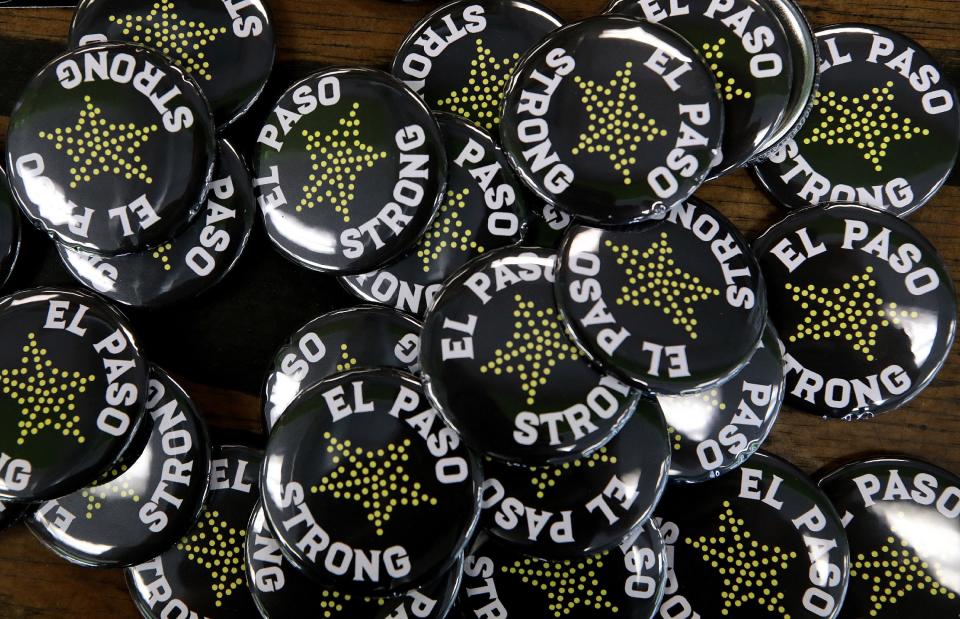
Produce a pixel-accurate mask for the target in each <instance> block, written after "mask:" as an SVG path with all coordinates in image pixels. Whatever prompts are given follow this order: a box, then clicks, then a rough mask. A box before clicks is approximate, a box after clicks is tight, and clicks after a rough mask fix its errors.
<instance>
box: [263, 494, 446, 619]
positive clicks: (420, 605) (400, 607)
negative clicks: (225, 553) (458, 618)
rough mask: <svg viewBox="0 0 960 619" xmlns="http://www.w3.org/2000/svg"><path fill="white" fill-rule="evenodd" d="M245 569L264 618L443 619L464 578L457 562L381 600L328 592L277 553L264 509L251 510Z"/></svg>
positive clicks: (278, 547)
mask: <svg viewBox="0 0 960 619" xmlns="http://www.w3.org/2000/svg"><path fill="white" fill-rule="evenodd" d="M247 530H248V531H249V534H248V536H247V547H246V566H247V578H248V581H249V583H250V591H251V592H252V593H253V598H254V600H255V601H256V603H257V606H258V607H259V608H260V612H261V613H262V614H263V616H264V617H270V619H298V618H299V617H303V616H304V612H305V609H308V608H309V609H313V612H314V613H315V615H316V616H318V617H359V618H363V619H393V618H396V617H410V618H413V617H418V618H423V619H443V618H444V617H448V616H452V615H448V614H447V613H448V612H449V611H450V607H451V606H452V605H453V602H454V600H455V599H456V597H457V591H458V590H459V588H460V580H461V577H462V575H463V560H462V558H460V559H458V560H457V562H456V563H455V564H454V566H453V567H452V568H451V569H450V571H448V572H447V573H446V574H444V575H443V576H441V577H440V578H438V579H437V580H435V581H433V582H430V583H428V584H426V585H424V586H423V587H421V588H419V589H414V590H413V591H409V592H407V593H405V594H404V595H402V596H397V597H391V598H382V597H371V596H366V595H362V594H360V595H358V594H352V593H347V592H342V591H339V590H337V589H326V588H324V587H321V586H319V585H317V584H316V583H315V582H313V581H312V580H310V579H309V578H307V577H306V576H304V575H303V574H302V573H300V572H299V571H298V570H297V569H295V568H294V567H293V566H292V565H291V564H290V562H289V561H287V559H285V558H284V556H283V553H282V552H281V551H280V543H279V542H278V541H277V539H276V537H275V536H274V534H273V531H271V530H270V527H269V526H268V525H267V518H266V516H265V515H264V513H263V509H262V508H261V507H258V508H257V509H256V510H254V512H253V518H252V519H251V520H250V526H249V527H248V528H247Z"/></svg>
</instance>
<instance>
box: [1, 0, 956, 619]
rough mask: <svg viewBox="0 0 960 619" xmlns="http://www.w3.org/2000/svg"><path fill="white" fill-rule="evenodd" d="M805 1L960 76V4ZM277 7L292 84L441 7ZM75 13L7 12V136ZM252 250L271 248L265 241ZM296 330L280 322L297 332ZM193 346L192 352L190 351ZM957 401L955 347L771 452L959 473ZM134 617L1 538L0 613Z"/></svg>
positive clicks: (15, 538) (937, 207)
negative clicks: (15, 110)
mask: <svg viewBox="0 0 960 619" xmlns="http://www.w3.org/2000/svg"><path fill="white" fill-rule="evenodd" d="M801 3H802V4H803V6H804V8H805V9H806V10H807V16H808V18H809V19H810V21H811V23H813V25H814V26H815V27H816V26H821V25H826V24H831V23H837V22H849V21H866V22H871V23H875V24H878V25H882V26H886V27H889V28H892V29H894V30H897V31H900V32H903V33H904V34H906V35H908V36H910V37H913V38H914V39H916V40H917V41H918V42H920V43H921V44H922V45H924V46H925V47H926V48H927V49H928V50H930V51H931V52H932V53H933V55H934V56H935V57H937V58H938V59H939V60H940V62H941V64H942V65H943V66H944V67H945V68H946V71H947V74H948V76H949V77H950V78H952V81H953V83H954V84H960V11H958V10H957V7H956V0H896V1H892V0H802V2H801ZM271 4H272V7H273V12H274V16H275V18H276V22H277V27H278V30H279V45H280V50H279V58H278V67H277V71H276V72H275V74H276V76H277V78H276V81H283V82H285V83H289V81H290V79H291V76H294V75H301V74H305V73H308V72H309V71H311V70H313V69H315V68H318V67H321V66H324V65H328V64H350V65H355V64H362V65H372V66H377V67H386V66H387V64H388V62H389V60H390V59H391V57H392V55H393V53H394V50H395V49H396V48H397V46H398V45H399V43H400V41H401V39H402V38H403V36H404V34H405V33H406V32H407V31H408V30H409V28H410V26H411V25H412V24H413V23H414V22H415V21H416V20H417V19H419V18H420V17H421V16H422V15H423V14H424V13H425V12H426V11H427V10H428V9H429V8H431V5H433V4H435V3H422V4H412V5H405V4H398V3H391V2H386V1H383V0H299V1H298V0H272V2H271ZM546 4H548V5H549V6H551V7H552V8H553V9H555V10H556V11H557V12H559V13H560V15H561V16H562V17H563V18H565V19H568V20H575V19H579V18H582V17H586V16H588V15H591V14H595V13H597V12H598V11H599V10H600V9H601V8H602V6H603V4H604V0H546ZM70 18H71V11H70V10H67V9H0V143H2V142H3V137H2V136H4V135H5V134H6V126H7V121H8V118H7V116H6V115H7V114H9V112H10V108H11V107H12V104H13V102H14V101H15V100H16V98H17V96H18V93H19V91H20V89H21V88H22V87H23V86H24V84H25V83H26V81H27V80H28V79H29V77H30V75H31V74H32V73H33V71H35V70H36V69H37V68H39V67H40V66H41V65H42V64H43V63H45V62H46V60H47V59H49V58H51V57H53V56H54V55H55V54H57V53H58V52H59V51H60V49H62V47H63V45H64V41H65V39H66V34H67V31H68V28H69V24H70ZM283 85H284V84H283V83H280V84H277V85H276V86H275V88H277V89H280V88H282V87H283ZM240 133H241V135H239V136H238V135H237V134H234V140H235V143H237V144H238V146H240V147H241V148H243V147H245V146H249V143H252V141H253V139H252V136H253V133H252V132H251V131H250V130H249V129H247V130H246V131H244V129H243V128H241V130H240ZM244 142H246V144H245V143H244ZM698 195H699V196H700V197H702V198H704V199H705V200H707V201H708V202H710V203H712V204H714V205H716V206H718V207H719V208H720V209H721V210H722V211H723V212H724V213H726V214H727V215H728V216H729V217H731V218H732V219H733V221H735V222H736V223H737V225H738V226H740V228H741V229H742V230H743V231H744V232H745V233H746V234H748V235H749V236H755V235H756V234H757V233H758V232H760V231H761V230H763V229H764V228H765V227H766V226H768V225H770V224H771V223H773V222H774V221H776V220H777V218H778V217H780V216H781V215H782V211H780V210H778V209H777V208H775V207H774V206H772V205H771V204H770V203H769V202H768V201H767V200H766V198H765V197H764V196H763V195H762V194H761V193H760V192H759V191H758V190H757V189H756V188H755V187H754V184H753V182H752V181H751V180H750V179H749V178H748V176H747V175H746V174H745V173H743V172H739V173H736V174H733V175H731V176H728V177H725V178H722V179H720V180H719V181H716V182H713V183H710V184H709V185H708V186H706V187H704V188H703V189H702V190H701V191H700V192H699V193H698ZM957 207H960V175H957V174H954V177H953V178H952V179H951V181H950V182H949V184H948V185H947V186H946V187H945V188H944V190H943V191H942V192H941V193H940V194H939V195H938V196H937V197H936V199H935V200H934V201H933V202H931V203H930V204H928V205H927V206H926V207H924V208H923V209H921V210H920V211H919V212H918V213H917V214H916V215H914V216H913V217H912V218H911V221H912V222H913V223H914V224H915V225H916V226H917V227H918V228H919V229H920V230H921V231H922V232H923V233H924V234H926V235H927V237H928V238H929V239H930V240H931V241H932V242H933V244H934V245H935V246H936V247H937V248H939V250H940V252H941V253H942V254H943V256H944V258H945V259H946V261H947V264H948V266H949V268H950V271H951V272H952V273H953V274H954V278H955V279H956V278H957V276H958V275H960V209H958V208H957ZM252 249H253V250H256V251H269V250H268V249H267V248H266V247H265V246H263V245H259V246H256V244H255V246H254V247H253V248H252ZM278 264H283V263H282V262H280V263H278ZM287 268H289V269H294V267H287ZM285 275H286V274H285ZM330 285H332V282H331V283H330ZM321 307H322V306H318V309H319V308H321ZM310 309H311V311H312V308H310ZM317 313H319V311H317ZM294 326H296V324H292V325H290V326H287V325H282V328H284V329H287V331H286V332H289V331H292V330H293V327H294ZM277 343H278V344H279V340H278V341H277ZM183 346H189V343H187V342H185V343H183ZM148 352H149V348H148ZM183 354H185V355H189V354H190V352H189V349H188V348H187V349H184V350H183ZM266 361H267V359H266V358H265V359H262V360H256V362H257V363H261V366H260V367H265V363H266ZM181 374H182V376H181V378H183V379H184V380H185V382H186V383H187V387H188V389H189V390H190V392H191V393H192V395H193V396H194V398H195V399H196V400H197V403H198V404H199V406H200V408H201V410H203V411H204V414H205V415H206V417H207V419H208V421H209V423H210V425H211V426H214V427H223V428H236V429H243V430H254V431H259V426H260V407H259V399H258V397H257V396H256V395H253V393H255V392H256V390H257V388H258V386H259V385H256V384H254V386H253V387H252V388H248V389H245V391H248V392H249V393H244V392H242V391H238V390H227V389H222V388H214V387H210V386H204V385H200V384H197V381H196V377H193V378H194V380H192V381H191V375H190V373H189V372H181ZM206 382H208V381H206ZM958 403H960V358H958V354H957V349H956V347H954V351H953V354H952V355H951V358H950V360H949V361H948V363H947V366H946V368H945V369H944V370H943V372H941V374H940V376H939V377H938V378H937V380H936V381H935V382H934V383H933V385H931V386H930V387H929V388H928V389H927V390H926V391H925V392H924V393H923V394H922V395H921V396H920V397H918V398H917V399H916V400H914V401H913V402H912V403H911V404H910V406H909V407H907V408H906V409H904V410H900V411H897V412H895V413H891V414H887V415H885V416H882V417H881V418H878V419H875V420H871V421H869V422H860V423H844V422H826V421H822V420H820V419H817V418H815V417H813V416H810V415H805V414H802V413H798V412H795V411H791V410H784V411H783V412H782V413H781V415H780V420H779V422H778V424H777V427H776V429H775V430H774V432H773V436H772V438H771V439H770V441H769V442H768V443H767V444H766V449H768V450H770V451H772V452H774V453H777V454H780V455H782V456H785V457H786V458H788V459H789V460H791V461H792V462H794V463H796V464H797V465H799V466H800V467H802V468H803V469H804V470H805V471H807V472H809V473H814V472H815V471H817V470H819V469H822V468H824V467H827V466H830V465H831V464H832V463H836V462H837V461H839V460H842V459H846V458H850V457H851V456H855V455H864V454H871V453H881V452H882V453H902V454H908V455H912V456H918V457H921V458H925V459H927V460H930V461H932V462H934V463H937V464H939V465H941V466H943V467H946V468H949V469H952V470H954V471H960V412H958V411H957V410H956V407H957V405H958ZM135 616H137V613H136V611H135V610H134V607H133V605H132V604H131V602H130V600H129V597H128V595H127V591H126V588H125V586H124V584H123V578H122V575H121V573H120V572H119V571H116V570H106V571H104V570H87V569H81V568H77V567H73V566H70V565H68V564H66V563H64V562H63V561H60V560H58V559H57V558H55V557H54V556H53V555H52V554H51V553H50V552H48V551H46V550H45V549H43V548H42V547H41V546H40V544H39V543H37V542H36V541H35V540H34V539H33V537H32V536H31V535H30V534H29V533H28V532H27V531H26V530H25V529H24V528H23V527H22V526H18V527H15V528H14V529H12V530H10V531H7V532H5V533H3V534H2V539H0V617H57V618H61V619H66V618H68V617H84V618H89V617H97V618H107V617H135ZM358 619H362V618H358Z"/></svg>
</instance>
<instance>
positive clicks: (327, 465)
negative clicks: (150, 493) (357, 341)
mask: <svg viewBox="0 0 960 619" xmlns="http://www.w3.org/2000/svg"><path fill="white" fill-rule="evenodd" d="M262 479H263V482H264V495H263V496H264V499H263V501H264V510H265V511H266V515H267V519H268V521H269V523H270V525H271V529H272V530H273V532H274V533H275V534H276V536H277V540H278V541H279V542H280V544H281V546H282V547H283V552H284V554H285V555H286V556H287V558H288V559H289V560H290V561H291V563H293V564H294V566H296V567H297V568H299V569H300V570H302V571H303V572H304V574H305V575H306V576H308V577H310V578H312V579H314V580H316V581H318V582H320V583H323V584H326V585H328V586H330V587H334V588H336V589H338V590H341V591H344V592H348V591H349V592H357V593H362V594H373V595H376V594H387V593H398V592H404V591H409V590H410V589H412V588H416V587H419V586H422V585H423V584H425V583H427V582H429V581H431V580H434V579H436V578H439V577H440V576H441V575H442V574H443V573H445V572H446V571H447V570H449V569H450V568H451V567H452V566H453V565H454V563H455V562H456V560H457V557H458V556H460V554H461V553H462V552H463V549H464V547H465V546H466V544H467V539H468V537H469V536H470V534H471V533H472V532H473V530H474V528H475V526H476V523H477V519H478V517H479V511H480V505H479V491H480V488H479V485H480V466H479V463H478V462H476V461H475V460H474V458H473V455H472V454H471V453H470V452H469V451H468V450H467V448H466V447H465V446H464V445H463V444H462V443H461V441H460V438H459V437H458V436H457V434H456V433H455V432H454V431H453V430H451V429H450V428H449V427H448V426H447V425H446V423H445V422H444V421H443V418H442V417H441V416H440V415H439V413H437V412H436V411H435V410H433V409H432V408H430V405H429V403H428V402H427V399H426V398H425V397H424V395H423V391H422V390H421V387H420V383H419V381H417V380H416V379H415V378H414V377H413V376H411V375H409V374H405V373H403V372H400V371H397V370H391V369H377V370H359V371H356V372H348V373H345V374H340V375H337V376H334V377H333V378H330V379H327V380H325V381H323V382H321V383H319V384H317V385H315V386H314V387H312V388H311V389H309V390H307V391H305V392H304V393H303V394H302V395H301V396H300V397H298V398H297V399H296V400H295V401H294V402H293V403H291V404H290V406H289V407H288V408H287V410H286V411H285V412H284V413H283V416H282V417H280V420H279V421H277V424H276V425H275V426H274V428H273V432H272V433H271V435H270V441H269V443H268V444H267V453H266V460H265V464H264V467H263V476H262Z"/></svg>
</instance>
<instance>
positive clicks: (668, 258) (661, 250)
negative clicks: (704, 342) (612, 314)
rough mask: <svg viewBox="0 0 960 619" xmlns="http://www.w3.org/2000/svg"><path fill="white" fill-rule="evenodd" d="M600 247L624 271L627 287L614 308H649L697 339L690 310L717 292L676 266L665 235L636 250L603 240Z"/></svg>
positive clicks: (692, 312) (696, 322) (623, 289)
mask: <svg viewBox="0 0 960 619" xmlns="http://www.w3.org/2000/svg"><path fill="white" fill-rule="evenodd" d="M604 245H605V246H606V247H607V248H608V249H610V251H611V252H613V254H614V256H615V257H616V261H617V264H618V265H620V266H622V267H623V268H624V273H625V274H626V275H627V283H626V284H625V285H624V286H623V287H622V288H621V289H620V292H621V294H620V296H619V297H618V298H617V300H616V303H617V305H633V306H634V307H640V306H641V305H644V306H653V307H656V308H658V309H660V310H661V311H662V312H663V313H664V314H666V315H667V316H670V317H671V318H672V321H673V324H675V325H677V326H680V327H683V330H684V331H686V332H687V334H688V335H689V336H690V339H692V340H695V339H697V337H698V336H697V325H698V324H699V322H698V320H697V317H696V314H695V312H694V306H695V305H696V304H698V303H701V302H703V301H707V300H708V299H710V298H711V297H716V296H719V295H720V291H719V290H717V289H716V288H713V287H712V286H707V285H705V284H704V283H703V281H702V280H701V279H700V277H698V276H696V275H691V274H690V273H689V272H687V271H685V270H683V269H682V268H680V267H679V266H677V263H676V261H675V260H674V258H673V248H672V247H670V242H669V236H668V234H667V233H666V232H662V233H661V234H660V240H659V241H654V242H653V243H652V244H651V245H650V247H649V248H647V249H645V250H639V249H636V248H631V247H630V246H628V245H617V244H615V243H613V242H612V241H610V240H607V241H606V242H605V243H604Z"/></svg>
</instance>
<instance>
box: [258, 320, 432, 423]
mask: <svg viewBox="0 0 960 619" xmlns="http://www.w3.org/2000/svg"><path fill="white" fill-rule="evenodd" d="M378 367H391V368H396V369H398V370H406V371H409V372H419V371H420V323H419V322H418V321H417V320H415V319H413V318H411V317H410V316H407V315H406V314H403V313H401V312H398V311H396V310H392V309H389V308H386V307H375V306H371V305H360V306H357V307H351V308H349V309H343V310H336V311H333V312H329V313H327V314H324V315H322V316H320V317H318V318H315V319H313V320H311V321H310V322H308V323H307V324H305V325H304V326H302V327H300V329H298V330H297V331H296V332H295V333H293V334H292V335H291V336H290V338H289V339H288V340H287V341H286V342H285V343H284V345H283V346H281V347H280V350H278V351H277V354H276V355H275V356H274V360H273V365H272V367H271V368H270V371H269V373H268V374H267V381H266V383H265V386H264V396H263V403H264V404H263V421H264V427H265V428H266V430H267V431H270V429H272V428H273V425H274V424H275V423H276V422H277V419H279V418H280V415H282V414H283V411H285V410H286V408H287V406H289V405H290V402H292V401H293V400H294V398H296V397H297V396H298V395H300V394H301V393H303V392H304V391H306V390H307V389H308V388H310V387H312V386H313V385H315V384H317V383H318V382H320V381H321V380H323V379H325V378H329V377H330V376H332V375H334V374H337V373H339V372H346V371H348V370H359V369H364V368H378Z"/></svg>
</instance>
